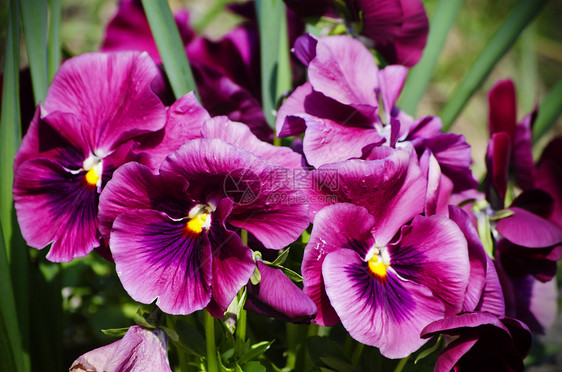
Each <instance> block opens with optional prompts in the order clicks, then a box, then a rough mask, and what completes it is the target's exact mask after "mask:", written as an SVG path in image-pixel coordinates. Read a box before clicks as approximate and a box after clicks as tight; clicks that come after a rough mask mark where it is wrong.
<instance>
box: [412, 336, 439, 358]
mask: <svg viewBox="0 0 562 372" xmlns="http://www.w3.org/2000/svg"><path fill="white" fill-rule="evenodd" d="M440 346H441V336H439V337H438V338H437V340H436V341H435V344H434V345H433V346H431V347H429V348H427V349H425V350H422V351H421V352H420V353H419V354H418V355H417V356H416V360H414V364H418V362H419V361H421V360H422V359H425V358H427V357H428V356H429V355H431V354H432V353H433V352H434V351H436V350H437V349H439V347H440Z"/></svg>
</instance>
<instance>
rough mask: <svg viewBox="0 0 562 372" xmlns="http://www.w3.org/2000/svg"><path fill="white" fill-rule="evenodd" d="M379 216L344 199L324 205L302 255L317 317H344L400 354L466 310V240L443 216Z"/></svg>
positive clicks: (329, 321)
mask: <svg viewBox="0 0 562 372" xmlns="http://www.w3.org/2000/svg"><path fill="white" fill-rule="evenodd" d="M389 207H391V205H389ZM381 222H383V221H381V220H379V219H377V218H375V217H373V216H372V215H371V214H370V213H369V212H368V210H367V209H365V208H362V207H358V206H355V205H351V204H345V203H339V204H335V205H331V206H328V207H326V208H324V209H322V210H321V211H320V212H318V214H317V215H316V217H315V219H314V225H313V229H312V234H311V236H310V241H309V243H308V245H307V247H306V249H305V255H304V258H303V269H302V270H303V276H304V278H305V282H304V285H305V292H306V293H307V294H309V296H311V298H312V299H313V300H314V301H315V302H316V305H317V307H318V316H317V318H316V321H317V322H318V323H320V324H324V325H333V324H334V323H336V322H337V320H338V318H339V319H340V320H341V321H342V323H343V326H344V327H345V328H346V329H347V331H348V332H349V334H350V335H351V336H352V337H353V338H355V339H356V340H358V341H360V342H362V343H364V344H367V345H371V346H375V347H378V348H379V349H380V352H381V354H383V355H384V356H386V357H389V358H401V357H404V356H406V355H409V354H410V353H412V352H413V351H415V350H417V349H418V348H419V347H420V346H421V345H423V344H424V343H425V340H423V339H421V338H420V337H419V335H420V332H421V330H422V329H423V328H424V327H425V326H426V325H427V324H429V323H431V322H433V321H436V320H438V319H441V318H443V317H444V316H446V315H449V314H455V313H457V312H458V311H460V310H461V308H462V304H463V300H464V295H465V292H466V290H467V284H468V277H469V261H468V254H467V243H466V240H465V238H464V236H463V234H462V232H461V231H460V230H459V228H458V227H457V226H456V225H455V223H454V222H452V221H451V220H449V219H448V218H446V217H444V216H440V215H435V216H431V217H423V216H416V217H414V219H413V221H412V222H411V224H410V225H403V226H400V225H401V224H393V225H391V226H389V225H386V226H385V225H384V223H382V224H381ZM381 227H382V229H381Z"/></svg>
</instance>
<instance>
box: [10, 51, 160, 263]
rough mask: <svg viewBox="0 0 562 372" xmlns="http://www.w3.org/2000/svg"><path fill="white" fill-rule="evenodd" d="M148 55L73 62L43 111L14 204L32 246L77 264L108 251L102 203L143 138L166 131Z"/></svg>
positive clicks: (18, 166) (29, 141)
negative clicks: (102, 194) (100, 229)
mask: <svg viewBox="0 0 562 372" xmlns="http://www.w3.org/2000/svg"><path fill="white" fill-rule="evenodd" d="M157 73H158V72H157V69H156V66H155V65H154V63H153V62H152V60H151V59H150V58H149V56H148V55H147V54H146V53H137V52H123V53H92V54H84V55H82V56H79V57H75V58H73V59H70V60H68V61H67V62H65V63H64V64H63V65H62V66H61V68H60V70H59V72H58V73H57V75H56V76H55V78H54V79H53V82H52V84H51V87H50V89H49V91H48V93H47V98H46V99H45V102H44V104H43V106H41V107H38V108H37V111H36V113H35V117H34V119H33V121H32V123H31V126H30V128H29V130H28V132H27V134H26V135H25V137H24V139H23V142H22V146H21V148H20V149H19V151H18V153H17V154H16V158H15V165H14V168H15V177H14V201H15V207H16V212H17V216H18V222H19V225H20V228H21V230H22V234H23V236H24V238H25V240H26V241H27V244H28V245H30V246H31V247H34V248H37V249H41V248H43V247H45V246H47V245H48V244H49V243H53V245H52V247H51V249H50V251H49V253H48V255H47V258H48V259H49V260H51V261H70V260H72V259H73V258H75V257H81V256H84V255H86V254H87V253H88V252H90V251H92V250H93V249H94V248H96V247H99V246H100V236H99V233H98V230H97V227H98V222H97V213H98V198H99V194H100V192H101V190H102V188H103V187H104V186H105V184H106V183H107V181H108V180H109V179H110V178H111V175H112V173H113V171H114V170H115V169H116V168H117V167H119V166H120V165H122V164H124V163H126V162H127V161H130V160H137V161H145V160H146V154H142V153H135V152H134V150H135V148H136V147H137V146H138V144H139V142H138V141H140V140H141V137H142V135H144V134H147V133H151V132H155V131H158V130H160V129H161V128H163V126H164V124H165V118H166V110H165V107H164V105H163V104H162V102H161V101H160V100H159V99H158V97H157V96H156V95H155V94H154V92H153V91H152V90H151V83H152V81H153V79H154V77H155V76H156V75H157Z"/></svg>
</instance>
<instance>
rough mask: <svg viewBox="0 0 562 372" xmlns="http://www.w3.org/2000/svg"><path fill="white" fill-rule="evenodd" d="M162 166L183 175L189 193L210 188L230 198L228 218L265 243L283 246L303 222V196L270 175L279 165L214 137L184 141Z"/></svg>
mask: <svg viewBox="0 0 562 372" xmlns="http://www.w3.org/2000/svg"><path fill="white" fill-rule="evenodd" d="M165 170H168V171H171V172H174V173H176V174H178V175H180V176H182V177H183V178H185V179H186V180H188V181H189V183H190V191H191V192H192V194H193V195H209V194H211V193H213V192H214V193H220V194H222V195H225V196H227V197H231V198H233V200H234V202H235V204H234V207H233V210H232V213H231V214H230V216H229V218H228V222H229V223H230V224H232V225H233V226H236V227H239V228H242V229H246V230H248V231H249V232H251V233H252V234H253V235H254V236H255V237H256V238H258V240H260V241H261V242H262V243H263V244H264V245H265V246H266V247H267V248H274V249H281V248H283V247H285V246H286V245H288V244H290V243H292V242H294V241H295V240H296V239H297V238H298V236H299V235H300V234H301V233H302V232H303V230H304V229H305V228H306V227H307V226H308V203H307V201H306V196H305V195H304V194H303V193H302V192H301V191H299V190H294V189H293V188H292V185H291V184H292V179H291V178H288V179H287V181H286V182H283V183H279V182H277V180H276V179H275V178H274V176H275V174H276V173H277V172H278V171H279V170H283V168H280V167H277V166H275V165H273V164H271V163H268V162H266V161H265V160H263V159H261V158H259V157H257V156H255V155H253V154H251V153H250V152H247V151H245V150H242V149H240V148H238V147H235V146H233V145H231V144H229V143H226V142H224V141H222V140H220V139H217V138H203V139H196V140H192V141H190V142H189V143H187V144H186V145H184V146H182V147H181V148H180V149H179V150H178V151H176V152H174V153H173V154H171V155H170V156H168V158H167V159H166V160H165V161H164V163H163V164H162V168H161V171H165ZM288 177H290V175H288Z"/></svg>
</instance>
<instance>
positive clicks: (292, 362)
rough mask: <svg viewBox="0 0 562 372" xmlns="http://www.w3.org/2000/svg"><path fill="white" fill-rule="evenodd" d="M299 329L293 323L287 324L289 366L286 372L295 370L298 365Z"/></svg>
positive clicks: (287, 365) (286, 367)
mask: <svg viewBox="0 0 562 372" xmlns="http://www.w3.org/2000/svg"><path fill="white" fill-rule="evenodd" d="M299 336H300V332H299V327H298V326H297V325H296V324H293V323H287V364H286V365H285V369H286V370H289V371H291V370H294V369H295V366H296V365H297V351H298V346H299V338H300V337H299Z"/></svg>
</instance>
